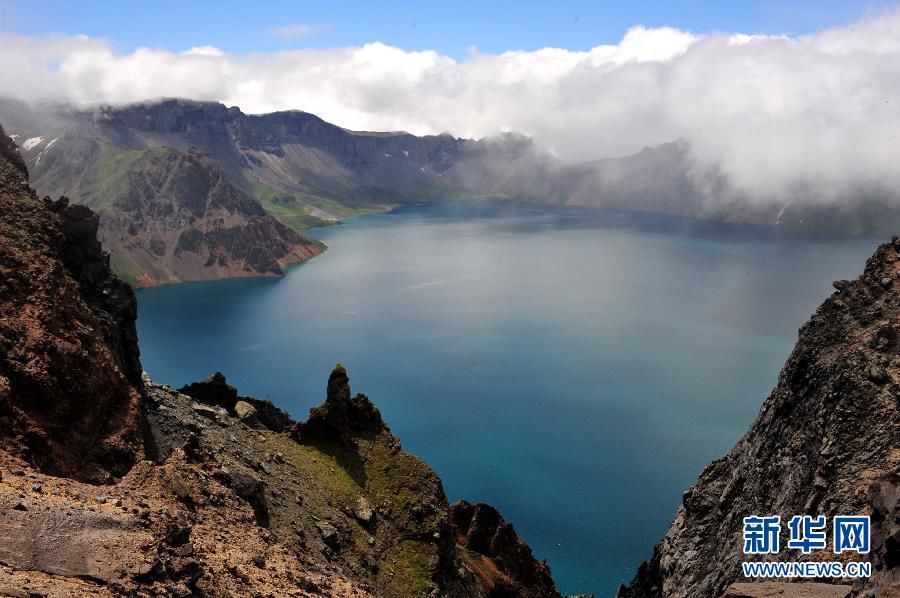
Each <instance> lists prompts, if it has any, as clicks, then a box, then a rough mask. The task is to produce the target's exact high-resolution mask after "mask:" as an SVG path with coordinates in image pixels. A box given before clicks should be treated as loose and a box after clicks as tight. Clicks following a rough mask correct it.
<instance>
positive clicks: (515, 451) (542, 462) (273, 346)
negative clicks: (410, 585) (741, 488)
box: [138, 203, 875, 596]
mask: <svg viewBox="0 0 900 598" xmlns="http://www.w3.org/2000/svg"><path fill="white" fill-rule="evenodd" d="M315 234H316V235H317V236H318V237H319V238H321V239H322V240H323V241H325V243H327V244H328V246H329V250H328V251H327V252H326V253H325V254H323V255H322V256H320V257H317V258H316V259H315V260H313V261H311V262H309V263H307V264H304V265H302V266H299V267H296V268H293V269H291V270H290V272H289V274H288V275H287V277H285V278H284V279H281V280H273V279H245V280H231V281H218V282H212V283H200V284H185V285H179V286H172V287H165V288H159V289H151V290H146V291H141V292H140V293H139V294H138V300H139V308H140V316H139V321H138V324H139V333H140V339H141V350H142V353H143V354H142V359H143V363H144V367H145V369H147V371H149V372H150V374H151V375H152V376H153V377H154V378H155V379H156V380H157V381H158V382H166V383H169V384H173V385H181V384H184V383H186V382H189V381H193V380H197V379H200V378H203V377H206V376H207V375H209V374H210V373H211V372H213V371H214V370H221V371H223V372H225V374H226V375H227V376H228V379H229V380H230V381H231V383H233V384H234V385H236V386H237V387H238V389H239V390H240V391H241V392H242V393H245V394H250V395H254V396H257V397H261V398H271V399H272V400H273V401H275V402H276V403H277V404H279V405H281V406H282V407H284V408H286V409H287V410H288V411H290V412H291V413H292V414H293V415H294V416H295V417H297V418H304V417H305V415H306V413H307V411H308V409H309V408H310V407H311V406H313V405H316V404H318V403H320V402H321V401H322V400H323V398H324V392H325V383H326V379H327V376H328V373H329V372H330V371H331V368H332V367H333V366H334V364H335V363H336V362H341V363H343V364H344V365H345V366H346V367H347V368H348V370H349V373H350V377H351V384H352V386H353V390H354V391H358V392H365V393H366V394H368V395H369V396H370V397H371V398H372V399H373V401H374V402H375V403H376V404H377V405H378V406H379V407H380V408H381V410H382V412H383V413H384V416H385V418H386V420H387V421H388V423H389V424H390V426H391V428H392V429H393V431H394V433H395V434H396V435H397V436H398V437H399V438H400V439H401V440H402V442H403V445H404V447H405V448H406V449H407V450H409V451H411V452H413V453H416V454H418V455H420V456H422V457H424V458H425V459H426V460H427V461H428V462H429V463H430V464H431V465H432V466H433V467H434V468H435V469H436V470H437V471H438V473H439V474H440V475H441V477H442V478H443V480H444V486H445V489H446V491H447V494H448V496H449V498H450V499H451V500H454V499H456V498H463V497H464V498H466V499H468V500H470V501H485V502H489V503H492V504H494V505H496V506H497V507H499V508H500V510H501V511H502V512H503V514H504V515H505V516H506V518H507V519H508V520H510V521H512V522H513V523H514V525H515V528H516V529H517V530H518V531H519V532H520V534H521V535H522V536H523V537H524V538H525V539H526V540H527V541H528V542H529V544H530V545H531V546H532V548H533V549H534V551H535V553H536V555H537V556H538V558H540V559H546V560H547V561H548V562H549V563H550V566H551V568H552V571H553V574H554V577H555V579H556V580H557V583H558V585H559V586H560V588H561V589H562V590H563V591H566V592H575V591H581V592H596V593H597V594H598V596H610V595H612V594H613V593H614V591H615V588H616V587H617V585H618V584H619V583H620V582H623V581H627V580H628V579H630V577H631V576H632V575H633V573H634V572H635V570H636V568H637V566H638V564H639V563H640V562H641V561H642V560H643V559H645V558H647V557H648V556H649V555H650V552H651V549H652V547H653V545H654V544H655V543H656V542H657V541H658V539H659V538H660V536H661V535H662V534H663V532H664V531H665V529H666V527H667V526H668V524H669V521H670V520H671V518H672V516H673V515H674V513H675V509H676V507H677V505H678V504H679V501H680V498H681V493H682V491H683V490H684V489H685V488H686V487H687V486H689V485H690V484H691V483H692V482H693V481H694V479H695V478H696V476H697V474H698V473H699V472H700V471H701V470H702V468H703V467H704V466H705V465H706V464H707V463H708V462H709V461H710V460H711V459H713V458H716V457H719V456H722V455H723V454H724V453H725V452H727V451H728V449H729V448H730V447H731V446H732V444H733V443H734V442H735V441H736V440H737V439H738V438H739V437H740V436H741V434H742V433H743V432H744V431H745V430H746V428H747V427H748V425H749V424H750V422H751V421H752V420H753V418H754V417H755V415H756V412H757V410H758V408H759V405H760V403H761V402H762V400H763V398H764V397H765V396H766V395H767V394H768V392H769V390H770V389H771V387H772V386H773V385H774V384H775V381H776V378H777V375H778V371H779V369H780V367H781V365H782V363H783V361H784V359H785V358H786V357H787V355H788V353H789V352H790V349H791V347H792V345H793V343H794V339H795V336H796V330H797V328H798V327H799V326H800V324H801V323H802V322H803V321H805V320H806V318H807V317H808V316H809V314H810V313H812V311H813V310H814V309H815V307H816V306H817V305H818V304H819V303H820V302H821V301H822V299H823V298H824V297H825V296H827V295H828V294H829V293H830V292H831V287H830V283H831V281H832V280H834V279H837V278H849V277H852V276H855V275H856V274H857V273H859V272H861V271H862V268H863V265H864V262H865V259H866V257H868V256H869V255H870V254H871V253H872V250H873V249H874V246H875V242H874V241H861V240H856V241H843V242H838V241H821V240H819V241H816V240H809V239H785V238H779V237H777V236H773V235H770V234H765V233H762V232H758V231H754V230H752V229H745V228H736V227H729V228H727V229H723V228H721V227H713V226H711V225H701V224H697V223H691V222H688V221H682V220H674V219H665V218H650V217H637V216H632V215H627V214H621V213H613V212H575V211H544V210H541V209H535V208H517V209H512V208H510V207H508V206H502V205H481V204H465V205H463V204H455V203H448V204H442V205H438V206H432V207H410V208H404V209H402V210H399V211H397V212H394V213H392V214H387V215H379V216H370V217H365V218H359V219H356V220H353V221H350V222H348V223H346V224H344V225H343V226H339V227H332V228H328V229H320V230H318V231H315Z"/></svg>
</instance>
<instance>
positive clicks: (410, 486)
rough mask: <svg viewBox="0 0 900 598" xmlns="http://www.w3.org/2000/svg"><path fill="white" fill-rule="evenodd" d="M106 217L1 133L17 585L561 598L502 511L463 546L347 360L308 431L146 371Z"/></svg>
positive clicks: (8, 495)
mask: <svg viewBox="0 0 900 598" xmlns="http://www.w3.org/2000/svg"><path fill="white" fill-rule="evenodd" d="M98 224H99V220H98V218H97V217H96V215H94V214H93V213H92V212H91V211H90V210H89V209H88V208H86V207H83V206H69V205H68V204H67V203H66V202H65V201H58V202H50V201H49V200H48V201H42V200H40V199H38V197H37V196H36V195H35V193H34V192H33V191H32V190H31V189H30V188H29V187H28V184H27V173H26V170H25V166H24V163H23V161H22V159H21V158H20V156H19V154H18V152H17V150H16V148H15V146H14V145H13V144H12V143H11V142H10V141H9V140H8V138H7V137H6V135H5V133H3V132H2V130H0V270H2V275H3V276H2V283H0V293H2V294H0V594H2V595H10V596H53V597H56V596H58V597H69V596H146V597H150V596H178V597H186V596H338V597H340V596H346V597H350V596H353V597H359V598H363V597H367V596H379V597H387V598H392V597H396V598H406V597H413V596H433V597H437V596H450V597H460V598H469V597H471V598H482V597H487V596H508V595H510V594H508V593H506V594H504V593H498V589H497V588H498V587H501V586H498V584H497V583H496V582H491V583H487V582H486V579H485V578H484V576H483V575H481V574H480V572H479V573H476V571H475V570H473V567H472V565H471V563H473V562H475V560H477V562H478V563H479V567H482V568H487V569H490V570H495V571H502V572H503V580H504V583H505V584H506V585H504V586H502V587H504V588H505V587H513V588H516V592H517V593H516V594H515V595H517V596H524V597H526V598H543V597H546V596H558V594H557V593H556V591H555V589H554V587H553V584H552V581H551V579H550V577H549V571H547V569H546V566H544V565H542V564H540V563H538V562H537V561H535V560H534V558H533V557H532V556H531V552H530V550H528V549H527V547H525V545H524V543H522V542H521V540H519V539H518V537H517V536H516V535H515V534H514V532H513V531H512V529H511V527H509V526H508V525H506V524H505V523H503V522H502V520H499V516H497V517H495V518H493V519H491V520H490V522H492V524H494V525H495V528H494V529H495V533H494V535H495V536H496V537H497V538H498V540H497V541H496V542H493V543H488V544H484V545H483V546H482V545H481V544H479V545H475V544H474V543H472V542H470V541H469V540H467V539H465V538H468V537H469V536H472V534H473V533H474V532H471V531H469V532H464V530H463V529H462V528H461V527H459V521H458V520H457V519H458V518H454V517H451V511H450V508H449V505H448V504H447V499H446V496H445V494H444V491H443V488H442V486H441V482H440V479H439V478H438V476H437V475H436V474H435V473H434V472H433V471H432V470H431V469H430V468H429V467H428V466H427V465H426V464H425V463H424V462H423V461H421V460H420V459H418V458H416V457H414V456H412V455H410V454H408V453H406V452H404V451H403V450H402V448H401V446H400V443H399V441H398V440H397V439H396V438H395V437H394V436H393V435H392V434H391V432H390V430H389V429H388V427H387V425H386V424H385V423H384V421H383V420H382V418H381V415H380V413H379V411H378V409H377V408H376V407H375V406H374V405H373V404H372V403H371V402H370V401H369V400H368V398H367V397H365V396H364V395H359V394H357V395H355V396H353V395H351V392H350V386H349V378H348V376H347V373H346V371H345V370H344V369H343V368H342V367H337V368H335V370H334V371H333V372H332V373H331V376H330V378H329V380H328V384H327V390H326V393H325V396H326V398H325V402H324V403H323V405H321V406H320V407H317V408H315V409H313V410H312V411H311V413H310V416H309V419H308V420H307V421H305V422H299V423H298V422H295V421H293V420H292V419H291V418H290V417H289V416H288V415H287V414H286V413H284V412H283V411H281V410H279V409H278V408H277V407H275V406H274V405H272V404H271V403H270V402H268V401H259V400H255V399H252V398H249V397H242V396H240V395H239V394H238V392H237V390H236V389H234V388H233V387H231V386H230V385H228V383H227V382H226V380H225V378H224V376H222V375H221V374H216V375H214V376H212V377H211V378H210V379H208V380H206V381H203V382H199V383H195V384H191V385H188V386H186V387H184V388H183V389H181V391H175V390H173V389H171V388H169V387H167V386H164V385H158V384H155V383H154V382H153V381H152V380H150V379H149V378H148V377H146V375H142V372H141V367H140V360H139V355H138V349H137V343H136V335H135V328H134V320H135V301H134V296H133V294H132V292H131V290H130V288H129V287H128V285H126V284H124V283H122V282H121V281H120V280H119V279H117V278H116V277H115V276H114V275H113V274H112V272H111V270H110V267H109V259H108V255H107V254H105V253H104V252H103V251H102V249H101V246H100V244H99V243H98V241H97V238H96V233H97V228H98ZM482 520H483V518H481V519H479V521H482ZM473 527H476V526H474V525H473V524H471V523H470V524H467V527H466V529H467V530H470V529H472V528H473ZM477 527H478V529H482V528H483V529H486V530H489V529H490V528H489V527H487V526H486V525H483V524H479V525H478V526H477ZM457 542H461V543H462V544H463V546H460V545H459V544H458V543H457ZM479 550H483V551H484V552H483V553H480V552H479Z"/></svg>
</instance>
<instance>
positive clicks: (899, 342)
mask: <svg viewBox="0 0 900 598" xmlns="http://www.w3.org/2000/svg"><path fill="white" fill-rule="evenodd" d="M898 277H900V240H898V239H897V238H896V237H895V239H894V241H893V243H891V244H886V245H882V246H881V247H879V248H878V250H877V251H876V252H875V254H874V255H873V256H872V257H871V258H870V259H869V260H868V262H867V263H866V268H865V272H864V273H863V275H862V276H860V277H859V278H858V279H856V280H854V281H852V282H851V281H838V282H836V283H835V287H836V288H837V289H838V291H837V292H836V293H835V294H834V295H832V296H831V297H830V298H829V299H827V300H826V301H825V302H824V303H823V304H822V305H821V306H820V307H819V308H818V309H817V310H816V312H815V314H813V316H812V318H811V319H810V320H809V322H807V323H806V324H804V325H803V327H802V328H801V329H800V334H799V338H798V341H797V345H796V347H795V348H794V351H793V353H791V356H790V358H789V359H788V361H787V363H786V364H785V366H784V369H783V370H782V371H781V374H780V376H779V378H778V384H777V386H776V387H775V389H774V390H773V391H772V394H771V395H770V396H769V397H768V399H766V401H765V402H764V403H763V405H762V408H761V410H760V413H759V416H758V418H757V419H756V421H755V422H754V423H753V425H752V426H751V428H750V430H749V432H747V434H746V435H745V436H744V437H743V438H742V439H741V440H740V441H739V442H738V443H737V444H736V445H735V447H734V448H733V449H732V451H731V452H730V453H729V454H728V455H727V456H725V457H724V458H722V459H719V460H717V461H714V462H713V463H712V464H710V465H709V466H708V467H707V468H706V469H705V470H704V471H703V473H702V474H700V478H699V480H698V481H697V483H696V484H695V485H694V486H693V487H691V488H690V489H689V490H688V491H687V492H685V494H684V497H683V501H682V505H681V507H680V508H679V509H678V513H677V515H676V517H675V520H674V521H673V523H672V525H671V527H670V528H669V530H668V532H667V533H666V535H665V537H664V538H663V540H662V542H661V543H660V544H659V545H657V546H656V548H655V549H654V552H653V556H652V558H651V559H650V560H649V561H647V562H646V563H644V564H643V565H642V566H641V568H640V570H639V571H638V573H637V575H636V576H635V578H634V580H633V581H632V582H631V585H630V586H629V587H628V588H623V589H622V590H621V591H620V594H619V595H620V596H622V597H623V598H627V597H662V596H665V597H694V596H710V597H718V596H721V595H722V594H723V592H724V591H725V589H726V587H727V586H728V585H729V584H731V583H733V582H735V581H739V580H741V579H742V577H741V562H742V561H744V560H746V558H745V557H744V555H743V554H742V546H743V545H742V518H743V517H746V516H750V515H780V516H781V519H782V521H783V522H786V521H788V520H790V518H791V517H792V516H793V515H813V516H815V515H817V514H824V515H827V516H828V517H829V520H830V518H831V517H833V516H835V515H856V514H870V515H871V516H872V525H873V537H872V553H871V555H869V557H870V558H869V559H865V558H863V559H862V560H871V562H872V563H873V567H874V574H873V577H872V578H871V579H870V580H865V581H863V582H857V585H856V587H855V590H856V591H857V592H858V595H859V596H879V597H881V596H897V595H900V561H898V558H897V555H898V554H900V399H898V397H900V280H898ZM829 538H830V534H829ZM786 554H787V553H786V552H782V554H781V557H780V558H781V559H782V560H785V559H787V558H788V557H787V556H786ZM851 554H852V553H851ZM772 558H777V557H775V556H774V555H773V557H772ZM790 558H791V559H795V558H796V559H798V560H826V561H833V560H836V559H842V558H843V559H846V558H848V555H847V554H844V555H841V556H838V555H835V554H833V553H830V552H827V553H823V554H820V553H817V552H813V553H812V554H811V555H807V556H803V555H802V554H801V553H799V552H797V551H791V552H790ZM751 560H752V559H751ZM791 587H796V586H791ZM734 595H740V594H734ZM813 595H815V594H813Z"/></svg>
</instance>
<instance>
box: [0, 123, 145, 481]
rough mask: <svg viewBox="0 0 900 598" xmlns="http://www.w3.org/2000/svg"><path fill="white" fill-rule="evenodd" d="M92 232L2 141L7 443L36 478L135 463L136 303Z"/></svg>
mask: <svg viewBox="0 0 900 598" xmlns="http://www.w3.org/2000/svg"><path fill="white" fill-rule="evenodd" d="M97 226H98V220H97V218H96V216H94V215H93V213H91V212H90V210H87V209H86V208H83V207H78V206H69V205H67V203H66V202H65V201H60V202H56V203H52V202H46V201H42V200H40V199H38V197H37V196H36V195H35V194H34V192H33V191H32V190H31V189H30V188H29V187H28V183H27V173H26V171H25V166H24V164H23V162H22V160H21V158H20V157H19V155H18V152H17V151H16V148H15V146H14V145H13V144H12V142H11V141H10V140H9V138H8V137H7V136H6V134H5V133H3V134H0V432H2V439H3V444H4V446H5V447H6V448H7V450H10V451H12V452H14V453H16V454H18V455H20V456H22V457H23V458H26V459H28V460H29V461H30V462H32V463H33V464H35V466H37V467H38V468H39V469H41V470H42V471H46V472H48V473H52V474H57V475H70V476H73V477H76V478H79V479H89V480H100V479H105V478H107V477H108V476H110V475H121V474H122V473H124V472H125V471H127V470H128V469H129V468H130V467H131V466H132V465H133V464H134V463H135V461H136V460H138V459H139V458H140V456H141V449H140V443H139V438H138V437H137V435H136V433H135V429H136V422H137V416H138V404H139V401H140V391H141V378H140V376H141V369H140V363H139V361H138V349H137V334H136V332H135V325H134V322H135V317H136V304H135V299H134V294H133V293H132V291H131V289H130V288H129V287H128V286H127V285H126V284H124V283H122V282H120V281H119V280H118V279H117V278H116V277H115V276H113V275H112V273H111V271H110V268H109V257H108V255H106V254H104V253H103V252H102V250H101V248H100V244H99V243H98V242H97V238H96V235H97ZM73 392H77V393H78V394H79V395H80V396H81V397H83V400H80V401H72V400H71V397H72V393H73Z"/></svg>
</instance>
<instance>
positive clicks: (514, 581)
mask: <svg viewBox="0 0 900 598" xmlns="http://www.w3.org/2000/svg"><path fill="white" fill-rule="evenodd" d="M450 523H451V525H452V526H453V532H454V534H455V535H456V542H457V544H458V545H459V546H461V547H462V548H463V549H465V550H463V551H462V553H463V559H464V560H465V562H466V564H467V565H468V566H469V568H471V569H472V571H473V572H474V573H475V578H476V579H477V580H478V582H479V583H480V584H481V586H482V587H483V588H484V592H485V595H486V596H488V597H489V598H501V597H507V596H509V597H513V596H518V597H522V598H528V597H535V598H537V597H541V598H544V597H552V596H559V595H560V594H559V593H558V592H557V591H556V587H555V586H554V584H553V579H552V578H551V577H550V568H549V567H548V566H547V564H546V563H540V562H538V561H537V560H536V559H535V558H534V555H533V554H532V553H531V549H530V548H529V547H528V545H527V544H525V542H523V541H522V540H521V539H520V538H519V537H518V535H516V532H515V530H513V527H512V525H510V524H509V523H506V521H504V520H503V517H502V516H501V515H500V513H499V512H498V511H497V509H495V508H494V507H492V506H490V505H486V504H483V503H479V504H475V505H473V504H470V503H468V502H466V501H464V500H461V501H458V502H455V503H453V504H452V505H450Z"/></svg>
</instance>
